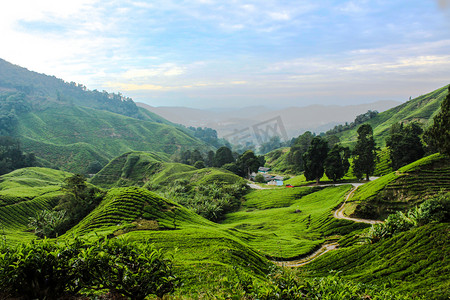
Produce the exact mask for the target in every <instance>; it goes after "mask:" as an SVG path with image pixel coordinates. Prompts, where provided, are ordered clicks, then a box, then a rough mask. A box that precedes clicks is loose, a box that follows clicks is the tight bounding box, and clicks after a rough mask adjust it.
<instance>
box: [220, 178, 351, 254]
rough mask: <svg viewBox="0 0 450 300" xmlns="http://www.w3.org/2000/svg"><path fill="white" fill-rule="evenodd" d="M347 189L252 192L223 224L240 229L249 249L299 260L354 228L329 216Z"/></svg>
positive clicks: (347, 222)
mask: <svg viewBox="0 0 450 300" xmlns="http://www.w3.org/2000/svg"><path fill="white" fill-rule="evenodd" d="M349 189H350V186H349V185H348V186H339V187H329V188H325V189H322V190H320V191H316V189H313V188H306V187H305V188H294V189H274V190H255V191H253V192H251V193H250V194H248V195H247V196H246V202H244V204H243V205H244V207H243V209H242V210H241V211H239V212H235V213H231V214H228V215H227V218H226V219H225V221H224V222H223V224H224V225H225V226H227V227H228V228H230V229H234V230H239V231H240V232H241V233H242V234H243V235H242V238H243V239H245V240H246V241H247V243H248V244H249V245H250V246H252V247H253V248H255V249H258V250H260V251H261V252H262V253H264V254H265V255H268V256H271V257H277V258H282V259H289V258H295V257H301V256H304V255H306V254H308V253H310V252H312V251H314V250H315V249H316V248H318V246H319V245H320V244H322V243H323V242H324V241H325V238H326V237H327V236H330V235H334V234H345V233H348V232H349V231H352V230H353V229H355V228H356V227H354V226H353V223H352V222H349V221H346V220H337V219H334V218H333V217H332V215H331V211H332V210H333V209H334V208H335V207H336V206H338V205H339V203H341V202H342V201H343V199H344V196H345V194H346V193H347V192H348V191H349ZM314 191H316V192H314ZM302 195H304V196H303V197H302ZM356 226H357V227H358V226H359V225H356Z"/></svg>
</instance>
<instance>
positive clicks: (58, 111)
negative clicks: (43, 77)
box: [18, 105, 207, 172]
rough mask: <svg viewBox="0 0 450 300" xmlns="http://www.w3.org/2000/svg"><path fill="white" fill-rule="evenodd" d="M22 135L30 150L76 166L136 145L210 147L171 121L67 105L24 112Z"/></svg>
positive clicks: (79, 167)
mask: <svg viewBox="0 0 450 300" xmlns="http://www.w3.org/2000/svg"><path fill="white" fill-rule="evenodd" d="M18 135H19V136H20V138H21V140H22V143H23V148H24V150H25V151H32V152H35V153H36V155H37V156H38V157H40V158H42V159H44V160H45V161H48V162H50V163H52V164H54V165H57V166H60V167H61V169H64V170H70V171H73V172H84V171H85V170H86V167H87V166H88V165H89V163H90V162H91V161H94V160H99V161H100V162H101V163H106V162H107V161H108V160H109V159H112V158H113V157H115V156H117V155H120V154H122V153H124V152H128V151H132V150H136V151H156V152H158V151H159V152H164V153H168V154H173V153H174V152H175V151H177V150H178V149H181V148H182V149H189V148H205V147H207V146H205V144H204V143H203V142H201V141H199V140H198V139H196V138H194V137H192V136H189V135H188V134H186V133H185V132H183V131H182V130H180V129H178V128H176V127H173V126H171V125H165V124H160V123H155V122H150V121H142V120H137V119H133V118H129V117H125V116H122V115H118V114H114V113H110V112H106V111H100V110H95V109H90V108H82V107H76V106H65V105H61V106H60V107H57V108H47V109H45V110H42V111H39V112H30V113H27V114H24V115H22V116H21V117H20V119H19V126H18Z"/></svg>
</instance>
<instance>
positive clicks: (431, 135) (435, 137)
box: [425, 85, 450, 155]
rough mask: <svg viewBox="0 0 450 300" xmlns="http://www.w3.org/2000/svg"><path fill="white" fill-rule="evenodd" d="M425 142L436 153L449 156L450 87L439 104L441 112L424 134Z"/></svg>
mask: <svg viewBox="0 0 450 300" xmlns="http://www.w3.org/2000/svg"><path fill="white" fill-rule="evenodd" d="M425 140H426V142H427V143H428V144H429V145H430V146H431V147H433V148H435V149H436V150H437V151H439V152H441V153H443V154H447V155H450V85H449V86H448V94H447V97H445V99H444V101H442V103H441V111H440V112H439V113H438V114H437V115H436V116H435V117H434V119H433V125H432V126H431V127H430V128H428V129H427V131H426V132H425Z"/></svg>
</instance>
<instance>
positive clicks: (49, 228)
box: [28, 210, 68, 238]
mask: <svg viewBox="0 0 450 300" xmlns="http://www.w3.org/2000/svg"><path fill="white" fill-rule="evenodd" d="M67 221H68V220H67V217H66V211H65V210H59V211H51V210H41V211H38V212H37V213H36V216H35V217H31V218H30V223H28V227H30V228H31V229H32V230H33V231H34V234H36V235H37V236H38V237H40V238H44V237H47V238H55V237H57V236H58V235H60V234H62V233H64V232H65V229H66V224H65V223H66V222H67Z"/></svg>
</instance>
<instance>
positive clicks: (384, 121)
mask: <svg viewBox="0 0 450 300" xmlns="http://www.w3.org/2000/svg"><path fill="white" fill-rule="evenodd" d="M446 95H447V86H445V87H442V88H440V89H437V90H435V91H433V92H431V93H428V94H426V95H423V96H420V97H417V98H415V99H412V100H410V101H408V102H406V103H403V104H401V105H399V106H396V107H394V108H391V109H389V110H387V111H384V112H382V113H380V114H378V115H377V116H376V117H375V118H373V119H371V120H369V121H368V122H366V123H367V124H370V125H371V126H372V128H373V132H374V138H375V141H376V143H377V146H378V147H383V146H384V145H385V144H386V138H387V137H388V135H389V130H390V128H391V126H392V125H393V124H396V123H399V122H406V123H408V122H413V121H416V122H419V123H421V124H423V125H424V126H425V127H427V126H428V125H429V124H430V122H432V119H433V117H434V115H435V114H436V113H437V112H438V111H439V109H440V105H441V102H442V100H444V98H445V96H446ZM358 127H359V126H357V127H356V128H354V129H351V130H346V131H343V132H341V133H339V134H337V136H338V137H339V138H340V140H341V143H342V144H343V145H344V146H350V147H353V146H354V144H355V143H356V139H357V129H358ZM288 152H289V148H282V149H277V150H274V151H271V152H269V153H268V154H266V155H265V157H266V162H267V165H268V166H270V167H271V168H272V170H274V171H275V172H281V173H293V172H292V170H291V169H290V168H289V164H288V163H287V161H286V160H287V155H288ZM386 154H387V151H386V150H385V149H382V151H381V153H380V154H379V157H380V162H379V165H378V166H377V169H376V171H375V174H376V175H377V176H378V175H384V174H387V173H388V172H389V171H390V167H389V165H388V161H389V159H388V156H386Z"/></svg>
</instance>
